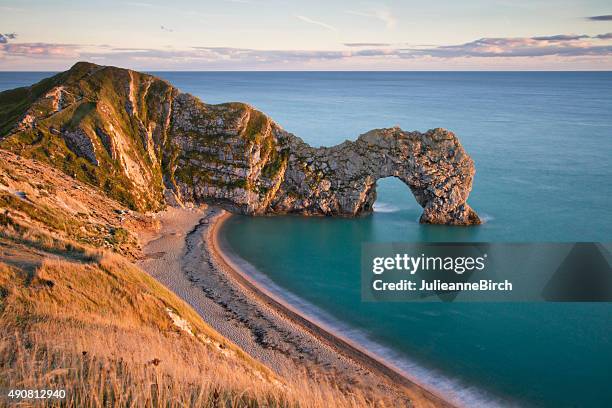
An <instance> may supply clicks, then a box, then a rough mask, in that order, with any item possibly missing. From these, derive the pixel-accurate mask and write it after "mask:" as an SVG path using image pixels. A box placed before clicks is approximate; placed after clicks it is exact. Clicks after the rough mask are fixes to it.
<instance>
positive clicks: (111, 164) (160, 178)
mask: <svg viewBox="0 0 612 408" xmlns="http://www.w3.org/2000/svg"><path fill="white" fill-rule="evenodd" d="M0 147H1V148H3V149H7V150H11V151H13V152H16V153H18V154H21V155H23V156H26V157H32V158H35V159H38V160H41V161H44V162H47V163H49V164H51V165H53V166H55V167H57V168H59V169H61V170H63V171H64V172H66V173H68V174H69V175H71V176H73V177H76V178H77V179H80V180H82V181H86V182H88V183H90V184H93V185H96V186H98V187H99V188H101V189H102V190H104V191H105V192H106V193H107V194H108V195H109V196H111V197H113V198H116V199H118V200H120V201H122V202H124V203H126V204H127V205H129V206H130V207H132V208H133V209H136V210H157V209H160V208H163V206H165V205H166V204H170V205H180V204H182V203H188V202H193V203H200V202H213V203H216V204H219V205H222V206H224V207H225V208H227V209H229V210H230V211H234V212H240V213H244V214H253V215H262V214H286V213H294V214H304V215H340V216H357V215H361V214H367V213H369V212H371V211H372V206H373V204H374V201H375V199H376V181H377V180H378V179H379V178H383V177H391V176H393V177H397V178H399V179H400V180H402V181H403V182H404V183H406V185H407V186H408V187H409V188H410V189H411V191H412V192H413V194H414V196H415V197H416V199H417V201H418V202H419V204H420V205H421V206H422V207H423V209H424V211H423V215H422V216H421V222H423V223H432V224H450V225H471V224H479V223H480V220H479V218H478V216H477V215H476V213H475V212H474V211H473V210H472V209H471V208H470V207H469V206H468V205H467V203H466V200H467V197H468V195H469V192H470V190H471V187H472V179H473V176H474V164H473V162H472V160H471V159H470V157H469V156H468V155H467V153H466V152H465V151H464V150H463V148H462V146H461V144H460V143H459V141H458V139H457V138H456V137H455V135H454V134H453V133H451V132H449V131H446V130H444V129H434V130H430V131H428V132H426V133H419V132H404V131H402V130H401V129H399V128H391V129H378V130H372V131H370V132H368V133H366V134H364V135H361V136H360V137H359V138H358V139H357V140H356V141H354V142H350V141H346V142H344V143H342V144H340V145H337V146H333V147H322V148H313V147H311V146H309V145H307V144H306V143H304V142H303V141H302V140H301V139H300V138H298V137H296V136H294V135H292V134H290V133H288V132H286V131H284V130H283V129H282V128H281V127H280V126H279V125H277V124H276V123H274V122H273V121H272V120H271V119H270V118H269V117H267V116H266V115H264V114H263V113H261V112H259V111H257V110H256V109H254V108H252V107H251V106H249V105H246V104H243V103H227V104H221V105H209V104H205V103H203V102H202V101H200V100H199V99H197V98H195V97H193V96H191V95H189V94H185V93H181V92H180V91H179V90H178V89H176V88H174V87H173V86H171V85H170V84H168V83H167V82H165V81H163V80H161V79H158V78H155V77H153V76H150V75H146V74H141V73H138V72H134V71H129V70H125V69H120V68H114V67H103V66H98V65H94V64H89V63H77V64H76V65H75V66H73V67H72V68H71V69H70V70H69V71H66V72H64V73H61V74H58V75H56V76H54V77H51V78H48V79H45V80H43V81H41V82H39V83H38V84H35V85H33V86H31V87H28V88H19V89H15V90H11V91H5V92H2V93H0Z"/></svg>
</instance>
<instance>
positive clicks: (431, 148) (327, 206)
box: [267, 128, 480, 225]
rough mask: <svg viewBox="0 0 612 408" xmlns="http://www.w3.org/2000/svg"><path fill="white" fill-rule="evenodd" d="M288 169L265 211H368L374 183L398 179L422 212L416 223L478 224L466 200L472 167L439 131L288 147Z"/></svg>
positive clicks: (379, 133) (378, 133) (389, 132)
mask: <svg viewBox="0 0 612 408" xmlns="http://www.w3.org/2000/svg"><path fill="white" fill-rule="evenodd" d="M291 145H292V147H291V149H290V151H291V154H290V156H289V165H288V167H287V170H286V174H285V177H284V180H283V183H282V184H281V186H280V189H279V191H278V193H277V195H276V197H275V199H274V200H273V201H272V203H271V205H270V207H269V209H267V211H272V212H281V213H307V214H323V215H349V216H355V215H360V214H363V213H369V212H371V211H372V207H373V205H374V201H375V200H376V181H377V180H378V179H380V178H385V177H397V178H398V179H400V180H402V181H403V182H404V183H405V184H406V185H407V186H408V187H409V188H410V190H411V191H412V193H413V194H414V196H415V198H416V200H417V202H418V203H419V204H420V205H421V206H422V207H423V208H424V212H423V215H422V216H421V222H423V223H431V224H452V225H471V224H478V223H480V221H479V219H478V216H477V215H476V213H475V212H474V211H473V210H472V209H471V208H470V207H469V206H468V205H467V203H466V200H467V197H468V195H469V192H470V190H471V188H472V179H473V176H474V164H473V162H472V160H471V159H470V157H469V156H468V155H467V154H466V153H465V151H464V150H463V148H462V147H461V144H460V143H459V141H458V139H457V137H456V136H455V135H454V134H453V133H451V132H449V131H447V130H444V129H433V130H430V131H428V132H426V133H419V132H404V131H403V130H401V129H399V128H391V129H378V130H372V131H370V132H368V133H366V134H364V135H361V136H360V137H359V138H358V139H357V140H356V141H355V142H344V143H342V144H340V145H338V146H334V147H331V148H318V149H314V148H312V147H309V146H308V145H306V144H304V143H295V142H294V143H291Z"/></svg>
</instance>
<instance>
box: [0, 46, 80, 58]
mask: <svg viewBox="0 0 612 408" xmlns="http://www.w3.org/2000/svg"><path fill="white" fill-rule="evenodd" d="M81 47H82V46H80V45H75V44H49V43H9V44H6V43H5V44H0V57H2V56H12V57H30V58H75V57H78V56H79V55H80V49H81Z"/></svg>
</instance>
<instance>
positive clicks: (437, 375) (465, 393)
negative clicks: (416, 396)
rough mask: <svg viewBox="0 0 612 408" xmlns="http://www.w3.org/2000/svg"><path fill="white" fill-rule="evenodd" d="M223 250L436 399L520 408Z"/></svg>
mask: <svg viewBox="0 0 612 408" xmlns="http://www.w3.org/2000/svg"><path fill="white" fill-rule="evenodd" d="M222 246H223V252H224V253H226V254H228V255H231V256H230V257H231V259H232V262H233V263H235V264H236V266H238V267H239V268H240V269H241V271H242V272H244V273H246V274H247V275H248V276H249V277H250V278H251V279H253V280H254V281H255V282H257V283H258V284H259V285H261V287H263V288H265V290H266V291H268V292H269V293H270V294H272V295H273V296H274V297H275V298H276V299H278V300H280V301H281V302H282V303H285V304H287V305H289V306H290V307H291V308H292V309H295V310H297V311H299V313H300V314H302V315H303V316H304V317H307V318H308V320H311V321H313V322H314V323H315V324H317V325H319V326H321V327H322V328H323V329H324V330H326V331H329V332H330V333H333V334H334V335H337V336H338V337H340V338H343V339H345V340H348V341H349V342H350V343H353V344H356V345H358V346H359V348H360V349H362V350H365V351H367V353H368V354H370V355H371V356H373V357H374V358H376V359H377V360H380V361H383V362H384V363H385V364H386V365H388V366H390V367H393V368H394V369H395V370H397V371H398V372H400V373H402V375H404V376H405V377H406V378H408V379H409V380H410V381H413V382H414V383H416V384H419V385H420V386H422V387H424V388H426V389H427V390H430V391H431V392H433V393H435V394H437V395H441V396H442V397H444V398H445V399H447V400H448V401H449V402H451V403H452V404H454V405H456V406H458V407H474V408H485V407H486V408H497V407H515V406H516V407H518V406H519V404H518V403H515V402H514V401H508V400H506V399H501V398H498V397H496V396H495V395H493V394H491V393H490V392H487V391H485V390H482V389H479V388H477V387H475V386H471V385H468V384H466V383H465V382H464V381H462V380H460V379H458V378H453V377H450V376H449V375H447V374H445V373H442V372H441V371H440V370H437V369H433V368H428V367H425V366H423V365H421V364H419V363H417V362H416V361H413V360H411V359H410V358H408V357H406V356H405V355H403V354H401V353H398V352H397V351H395V350H393V349H391V348H389V347H387V346H383V345H381V344H379V343H377V342H376V341H375V340H373V339H372V338H371V336H370V335H369V334H368V333H367V332H365V331H363V330H360V329H356V328H354V327H352V326H350V325H348V324H347V323H345V322H342V321H340V320H338V319H336V318H335V317H333V316H332V315H330V314H329V313H328V312H326V311H324V310H322V309H320V308H319V307H317V306H315V305H313V304H312V303H310V302H308V301H306V300H304V299H302V298H300V297H299V296H297V295H295V294H293V293H291V292H289V291H288V290H287V289H284V288H281V287H280V286H278V285H277V284H276V283H274V282H273V281H272V280H271V279H270V278H268V277H267V276H266V275H265V274H263V273H262V272H260V271H259V270H257V268H255V267H254V266H253V265H251V264H250V263H249V262H247V261H246V260H244V259H242V258H240V257H239V256H238V255H236V254H235V252H232V251H231V250H230V249H229V248H228V245H227V244H225V245H222Z"/></svg>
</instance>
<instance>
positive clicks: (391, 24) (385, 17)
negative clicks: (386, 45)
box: [347, 8, 397, 30]
mask: <svg viewBox="0 0 612 408" xmlns="http://www.w3.org/2000/svg"><path fill="white" fill-rule="evenodd" d="M347 13H348V14H353V15H355V16H361V17H369V18H375V19H377V20H380V21H382V22H383V23H384V24H385V27H387V28H388V29H390V30H391V29H393V28H395V26H396V25H397V19H396V18H395V16H394V15H393V14H392V13H391V12H390V11H389V10H388V9H387V8H379V9H376V10H369V11H353V10H349V11H347Z"/></svg>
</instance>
